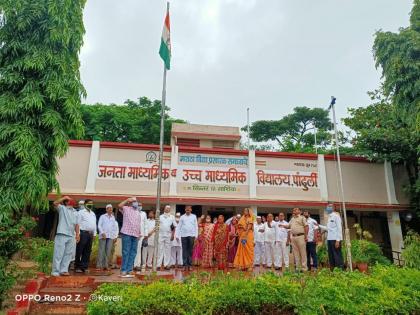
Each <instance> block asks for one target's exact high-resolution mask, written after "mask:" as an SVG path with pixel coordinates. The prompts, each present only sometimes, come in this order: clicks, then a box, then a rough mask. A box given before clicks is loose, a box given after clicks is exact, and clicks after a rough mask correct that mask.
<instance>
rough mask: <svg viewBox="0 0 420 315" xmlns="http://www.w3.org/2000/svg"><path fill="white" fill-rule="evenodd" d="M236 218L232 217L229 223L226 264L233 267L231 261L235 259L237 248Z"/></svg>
mask: <svg viewBox="0 0 420 315" xmlns="http://www.w3.org/2000/svg"><path fill="white" fill-rule="evenodd" d="M237 226H238V219H237V218H236V217H234V218H233V219H232V221H231V222H230V224H229V227H228V230H229V240H228V266H229V268H233V261H234V260H235V256H236V251H237V249H238V231H237Z"/></svg>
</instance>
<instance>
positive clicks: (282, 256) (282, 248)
mask: <svg viewBox="0 0 420 315" xmlns="http://www.w3.org/2000/svg"><path fill="white" fill-rule="evenodd" d="M288 224H289V223H288V222H287V221H286V220H285V215H284V213H283V212H280V213H279V222H278V224H277V225H276V246H275V250H274V252H275V260H274V266H275V267H276V269H280V268H282V266H283V262H284V267H285V268H286V269H289V253H290V248H289V244H290V232H289V230H288V229H287V228H285V227H284V226H282V225H288Z"/></svg>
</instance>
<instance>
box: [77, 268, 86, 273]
mask: <svg viewBox="0 0 420 315" xmlns="http://www.w3.org/2000/svg"><path fill="white" fill-rule="evenodd" d="M74 272H76V273H84V272H85V271H84V270H83V269H81V268H76V270H75V271H74Z"/></svg>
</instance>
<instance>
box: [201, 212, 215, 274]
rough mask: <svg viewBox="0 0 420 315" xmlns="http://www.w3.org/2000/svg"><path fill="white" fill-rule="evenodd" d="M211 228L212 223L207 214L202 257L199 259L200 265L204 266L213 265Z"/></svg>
mask: <svg viewBox="0 0 420 315" xmlns="http://www.w3.org/2000/svg"><path fill="white" fill-rule="evenodd" d="M213 229H214V224H213V223H211V216H209V215H207V216H206V223H205V224H204V231H203V258H202V260H201V266H202V267H204V268H210V267H212V266H213V241H212V236H213Z"/></svg>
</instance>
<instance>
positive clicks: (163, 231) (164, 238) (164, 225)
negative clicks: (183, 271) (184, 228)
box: [157, 205, 176, 269]
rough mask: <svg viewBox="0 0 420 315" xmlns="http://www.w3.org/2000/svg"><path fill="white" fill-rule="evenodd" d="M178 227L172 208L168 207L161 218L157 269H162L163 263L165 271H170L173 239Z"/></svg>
mask: <svg viewBox="0 0 420 315" xmlns="http://www.w3.org/2000/svg"><path fill="white" fill-rule="evenodd" d="M175 226H176V222H175V217H174V216H173V215H172V214H171V206H169V205H167V206H165V208H164V209H163V214H161V215H160V217H159V248H158V249H159V251H158V252H159V254H158V257H157V258H158V259H157V267H158V268H159V269H160V268H161V266H162V263H163V266H164V267H165V269H169V264H170V262H171V237H172V234H173V233H174V230H175Z"/></svg>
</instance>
